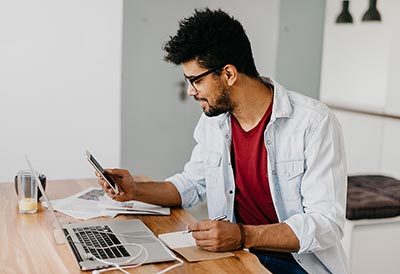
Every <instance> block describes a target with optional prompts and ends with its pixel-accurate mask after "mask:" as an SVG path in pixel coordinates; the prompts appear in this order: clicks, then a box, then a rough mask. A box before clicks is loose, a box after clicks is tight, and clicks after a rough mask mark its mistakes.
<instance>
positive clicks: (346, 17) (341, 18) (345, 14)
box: [336, 1, 353, 24]
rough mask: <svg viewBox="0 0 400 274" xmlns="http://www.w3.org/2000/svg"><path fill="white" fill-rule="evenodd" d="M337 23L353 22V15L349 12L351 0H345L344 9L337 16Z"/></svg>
mask: <svg viewBox="0 0 400 274" xmlns="http://www.w3.org/2000/svg"><path fill="white" fill-rule="evenodd" d="M336 23H338V24H346V23H348V24H349V23H353V17H352V16H351V14H350V12H349V1H343V6H342V11H341V13H340V14H339V15H338V17H337V18H336Z"/></svg>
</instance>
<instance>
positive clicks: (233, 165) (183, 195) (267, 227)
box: [99, 9, 346, 274]
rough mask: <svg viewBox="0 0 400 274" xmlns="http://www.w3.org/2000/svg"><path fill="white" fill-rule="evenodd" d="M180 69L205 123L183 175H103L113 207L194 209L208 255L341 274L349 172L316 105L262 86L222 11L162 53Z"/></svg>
mask: <svg viewBox="0 0 400 274" xmlns="http://www.w3.org/2000/svg"><path fill="white" fill-rule="evenodd" d="M164 49H165V51H166V56H165V59H166V60H167V61H170V62H172V63H174V64H182V67H183V72H184V76H185V78H186V80H187V82H188V94H189V95H190V96H193V98H194V99H195V100H196V101H198V102H199V104H200V106H201V108H202V109H203V112H204V114H203V115H202V116H201V118H200V120H199V122H198V125H197V127H196V129H195V131H194V138H195V140H196V142H197V144H196V146H195V147H194V149H193V152H192V156H191V159H190V161H189V162H188V163H187V164H186V165H185V168H184V171H183V172H182V173H180V174H176V175H174V176H172V177H170V178H168V179H166V181H164V182H145V183H140V182H135V181H134V179H133V177H132V176H131V174H130V173H129V172H128V171H127V170H121V169H108V170H107V173H108V174H109V175H110V176H112V177H113V178H114V179H115V181H116V182H117V184H118V186H119V188H120V193H119V194H115V193H114V192H113V191H112V190H111V189H110V188H108V187H107V184H106V183H105V182H104V181H103V180H101V179H100V181H99V183H100V184H101V185H102V186H103V189H104V190H105V191H106V192H108V194H109V195H110V196H111V197H112V198H113V199H115V200H118V201H126V200H139V201H143V202H147V203H153V204H159V205H164V206H182V207H191V206H193V205H195V204H196V203H197V202H199V201H201V200H203V199H204V198H205V197H207V203H208V211H209V212H208V213H209V217H215V216H217V215H226V216H227V221H213V220H202V221H200V222H198V223H195V224H191V225H189V227H188V229H190V230H192V231H193V237H194V238H195V239H196V243H197V245H198V246H199V247H201V248H203V249H205V250H209V251H227V250H237V249H241V248H249V250H250V252H252V253H254V254H256V255H257V256H258V258H259V259H260V261H261V263H263V264H264V265H265V266H266V267H267V268H268V269H269V270H270V271H271V272H273V273H285V274H288V273H307V272H308V273H346V266H345V256H344V253H343V250H342V247H341V244H340V239H341V238H342V234H343V225H344V208H345V198H346V168H345V167H346V165H345V155H344V145H343V139H342V135H341V129H340V126H339V124H338V122H337V120H336V118H335V117H334V115H333V114H332V112H330V111H329V109H328V108H327V107H326V106H324V105H323V104H321V103H320V102H318V101H316V100H313V99H310V98H307V97H305V96H303V95H300V94H298V93H295V92H290V91H286V90H285V89H284V88H283V87H282V86H280V85H279V84H278V83H277V82H276V81H274V80H272V79H269V78H264V77H260V76H259V74H258V72H257V70H256V67H255V64H254V61H253V56H252V52H251V47H250V42H249V40H248V38H247V36H246V34H245V31H244V29H243V27H242V25H241V24H240V23H239V22H238V21H237V20H235V19H234V18H232V17H230V16H229V15H228V14H226V13H224V12H223V11H221V10H216V11H212V10H209V9H204V10H196V11H195V13H194V14H193V15H192V16H191V17H188V18H185V19H183V20H182V21H181V22H180V25H179V30H178V32H177V34H176V35H175V36H173V37H171V39H170V40H169V42H167V44H166V45H165V48H164Z"/></svg>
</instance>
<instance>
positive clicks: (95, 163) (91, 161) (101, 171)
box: [86, 152, 118, 192]
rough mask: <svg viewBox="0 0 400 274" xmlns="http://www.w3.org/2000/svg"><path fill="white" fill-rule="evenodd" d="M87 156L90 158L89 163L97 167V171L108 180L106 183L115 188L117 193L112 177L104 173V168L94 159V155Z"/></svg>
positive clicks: (88, 154)
mask: <svg viewBox="0 0 400 274" xmlns="http://www.w3.org/2000/svg"><path fill="white" fill-rule="evenodd" d="M86 154H87V157H89V158H88V160H89V162H90V163H92V164H93V165H94V166H95V168H96V169H97V171H98V172H100V173H101V174H102V176H103V177H104V178H105V179H106V181H107V182H108V183H109V184H110V185H111V186H112V187H113V188H114V190H115V191H116V192H118V191H117V188H116V185H115V182H114V181H113V179H111V177H110V176H109V175H108V174H107V173H105V172H104V168H103V167H102V166H101V165H100V164H99V162H97V160H96V159H95V158H94V157H93V155H92V154H90V153H88V152H87V153H86Z"/></svg>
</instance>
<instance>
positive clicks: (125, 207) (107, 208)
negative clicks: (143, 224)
mask: <svg viewBox="0 0 400 274" xmlns="http://www.w3.org/2000/svg"><path fill="white" fill-rule="evenodd" d="M99 207H100V208H101V209H102V210H101V212H103V213H106V214H112V213H116V214H151V215H169V214H170V209H169V207H162V206H158V205H152V204H146V203H143V202H139V201H128V202H117V201H114V200H111V199H104V200H103V201H102V202H101V203H100V204H99Z"/></svg>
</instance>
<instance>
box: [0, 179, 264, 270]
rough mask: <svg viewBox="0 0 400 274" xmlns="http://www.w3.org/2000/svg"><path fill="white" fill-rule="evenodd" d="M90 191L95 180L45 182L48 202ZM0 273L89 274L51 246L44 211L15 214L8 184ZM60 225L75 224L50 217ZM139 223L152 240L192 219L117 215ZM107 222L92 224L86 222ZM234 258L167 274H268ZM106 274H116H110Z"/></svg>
mask: <svg viewBox="0 0 400 274" xmlns="http://www.w3.org/2000/svg"><path fill="white" fill-rule="evenodd" d="M92 186H97V180H95V179H82V180H57V181H51V180H50V181H48V182H47V186H46V193H47V194H48V196H49V198H50V199H51V200H52V199H60V198H65V197H67V196H69V195H72V194H75V193H77V192H79V191H82V190H84V189H87V188H89V187H92ZM0 208H1V209H0V273H1V274H8V273H18V274H19V273H38V274H45V273H57V274H58V273H91V272H90V271H80V269H79V268H78V266H77V264H76V262H75V260H74V258H73V255H72V254H71V253H70V251H69V249H68V247H67V246H66V245H65V244H64V245H57V244H56V243H55V241H54V238H53V235H52V227H53V220H52V218H51V216H50V214H49V212H48V211H47V209H46V208H44V207H42V206H41V205H39V210H38V213H36V214H20V213H18V203H17V195H16V193H15V189H14V184H13V183H0ZM56 214H57V216H58V218H60V219H61V220H62V222H63V223H64V222H67V221H68V222H71V221H73V222H79V220H75V219H72V218H71V217H68V216H66V215H64V214H62V213H58V212H56ZM128 218H137V219H140V220H142V221H143V222H144V223H145V224H146V225H147V226H148V227H149V228H150V229H151V230H152V231H153V232H154V234H155V235H158V234H160V233H167V232H173V231H178V230H184V229H185V228H186V226H187V225H188V224H190V223H193V222H195V221H196V219H195V218H194V217H193V216H192V215H190V214H189V213H188V212H186V211H185V210H184V209H182V208H175V209H172V210H171V215H170V216H149V215H147V216H146V215H120V216H118V217H116V219H128ZM102 220H110V218H96V219H92V220H90V221H102ZM234 254H235V256H234V257H229V258H223V259H217V260H210V261H203V262H196V263H188V262H187V261H186V260H185V259H183V258H182V257H181V256H179V255H178V254H176V255H178V257H179V258H181V259H183V261H184V265H183V266H180V267H178V268H175V269H173V270H171V271H169V272H168V273H181V274H188V273H196V274H199V273H216V274H219V273H229V274H233V273H270V272H269V271H267V270H266V269H265V268H264V267H263V266H262V265H261V264H260V263H259V261H258V259H257V257H256V256H254V255H253V254H251V253H249V252H246V251H234ZM176 263H177V262H169V263H157V264H148V265H143V266H140V267H139V268H136V269H128V270H127V271H128V272H130V273H157V272H158V271H161V270H163V269H165V268H167V267H168V266H170V265H173V264H176ZM106 273H122V272H120V271H110V272H106Z"/></svg>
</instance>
